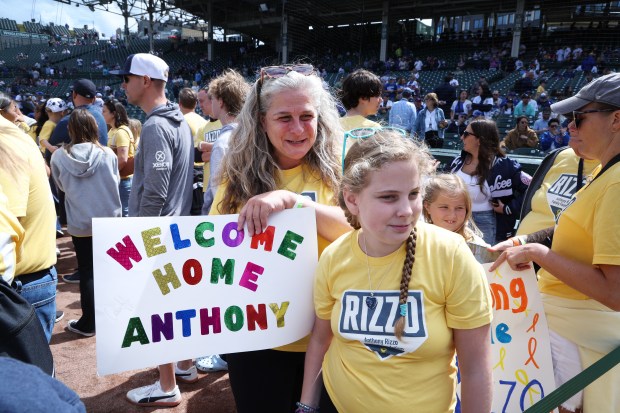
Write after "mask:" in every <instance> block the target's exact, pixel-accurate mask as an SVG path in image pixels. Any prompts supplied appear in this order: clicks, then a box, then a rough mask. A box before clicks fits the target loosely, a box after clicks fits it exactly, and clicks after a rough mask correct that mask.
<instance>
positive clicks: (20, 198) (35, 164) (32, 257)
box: [0, 117, 56, 277]
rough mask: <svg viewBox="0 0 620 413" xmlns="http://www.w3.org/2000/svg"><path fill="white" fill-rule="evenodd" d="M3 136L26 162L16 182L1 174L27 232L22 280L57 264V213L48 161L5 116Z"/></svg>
mask: <svg viewBox="0 0 620 413" xmlns="http://www.w3.org/2000/svg"><path fill="white" fill-rule="evenodd" d="M0 137H1V138H2V140H3V141H4V142H6V143H7V144H8V145H9V146H11V147H12V148H13V149H15V151H16V152H17V153H18V154H20V156H21V157H22V158H23V159H25V162H26V167H25V168H24V170H25V171H26V172H25V173H22V174H20V175H19V176H18V177H17V182H15V181H14V180H13V178H12V177H11V176H9V174H6V173H1V174H0V185H2V188H3V190H4V193H5V195H6V196H7V198H8V202H9V203H8V206H9V210H10V211H11V212H12V213H13V215H15V216H16V217H17V218H18V219H19V222H20V224H21V225H22V226H23V227H24V230H25V231H26V235H25V237H24V241H23V248H24V254H23V256H22V260H21V261H20V262H19V263H17V269H16V272H15V273H16V274H17V276H18V277H19V275H21V274H29V273H32V272H35V271H40V270H44V269H47V268H49V267H51V266H53V265H54V264H56V242H55V240H56V210H55V209H54V201H53V199H52V192H51V190H50V186H49V180H48V177H47V171H46V169H45V161H44V160H43V157H42V156H41V152H40V151H39V149H38V148H37V145H36V144H35V143H34V142H32V139H30V137H29V136H28V135H26V134H25V133H23V132H22V131H21V130H19V129H18V128H17V126H15V125H13V124H12V123H11V122H9V121H7V120H6V119H4V118H3V117H0Z"/></svg>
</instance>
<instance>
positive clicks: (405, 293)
mask: <svg viewBox="0 0 620 413" xmlns="http://www.w3.org/2000/svg"><path fill="white" fill-rule="evenodd" d="M417 239H418V234H417V232H416V229H415V228H414V229H413V231H411V234H409V238H407V251H406V253H405V263H404V264H403V276H402V278H401V280H400V298H399V300H398V304H399V306H398V309H399V314H400V317H399V318H398V320H396V324H395V325H394V334H395V335H396V338H398V339H399V340H400V339H401V338H402V336H403V332H404V331H405V321H406V318H407V313H406V306H407V298H408V297H409V282H410V281H411V270H412V268H413V264H414V263H415V247H416V243H417ZM403 306H404V308H405V311H403V310H401V308H403ZM403 313H404V314H403Z"/></svg>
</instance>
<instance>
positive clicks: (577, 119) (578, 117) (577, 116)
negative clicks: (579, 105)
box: [573, 109, 620, 129]
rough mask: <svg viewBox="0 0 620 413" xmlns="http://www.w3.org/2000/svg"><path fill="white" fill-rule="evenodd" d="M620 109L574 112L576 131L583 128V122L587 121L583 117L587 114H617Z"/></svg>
mask: <svg viewBox="0 0 620 413" xmlns="http://www.w3.org/2000/svg"><path fill="white" fill-rule="evenodd" d="M617 110H620V109H592V110H584V111H583V112H579V111H576V110H574V111H573V122H575V129H579V126H581V122H583V120H584V119H585V117H584V116H583V115H585V114H586V113H597V112H615V111H617Z"/></svg>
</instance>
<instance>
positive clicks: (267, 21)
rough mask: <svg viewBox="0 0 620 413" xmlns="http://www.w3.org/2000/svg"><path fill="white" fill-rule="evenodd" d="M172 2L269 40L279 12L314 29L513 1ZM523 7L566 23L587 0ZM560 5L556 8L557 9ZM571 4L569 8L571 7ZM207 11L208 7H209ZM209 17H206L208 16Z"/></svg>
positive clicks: (490, 8) (482, 9) (508, 6)
mask: <svg viewBox="0 0 620 413" xmlns="http://www.w3.org/2000/svg"><path fill="white" fill-rule="evenodd" d="M169 1H171V2H172V4H174V6H176V7H178V8H181V9H183V10H186V11H188V12H190V13H191V14H193V15H196V16H200V17H202V18H204V19H205V20H211V21H212V22H213V25H215V26H218V27H223V28H225V29H228V30H233V31H236V32H240V33H244V34H247V35H250V36H252V37H255V38H258V39H261V38H262V39H265V38H267V39H269V38H273V37H274V36H277V35H278V34H279V33H280V23H281V21H282V16H283V15H284V13H286V15H287V17H288V24H289V25H293V26H306V28H307V26H312V27H314V28H321V27H330V26H339V25H351V24H357V23H366V22H380V21H381V20H382V18H383V14H384V8H385V9H386V10H387V12H388V15H389V18H390V20H392V21H393V19H399V20H400V19H416V18H417V19H433V18H438V17H440V16H462V15H468V14H472V15H473V14H490V13H502V12H506V13H510V12H514V11H515V10H516V8H517V3H518V0H495V1H490V0H338V1H334V0H236V1H231V0H206V1H205V0H169ZM522 1H523V4H524V10H533V9H542V10H544V13H545V14H547V15H550V14H555V16H554V17H555V18H556V19H557V20H556V21H570V19H571V15H570V10H571V9H572V10H574V8H576V7H577V6H580V5H584V4H588V3H592V4H593V3H600V0H599V1H595V0H594V1H593V0H565V1H561V2H560V1H556V0H553V1H550V0H546V1H545V0H522ZM558 6H560V7H558ZM572 6H574V7H572ZM209 9H210V10H209ZM209 16H211V19H209Z"/></svg>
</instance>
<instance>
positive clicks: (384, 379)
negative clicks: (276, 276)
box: [314, 222, 493, 413]
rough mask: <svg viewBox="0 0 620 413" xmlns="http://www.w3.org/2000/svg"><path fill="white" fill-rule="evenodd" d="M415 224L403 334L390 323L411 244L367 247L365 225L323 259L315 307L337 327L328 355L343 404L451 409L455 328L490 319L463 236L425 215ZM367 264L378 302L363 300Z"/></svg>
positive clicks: (329, 379) (334, 394)
mask: <svg viewBox="0 0 620 413" xmlns="http://www.w3.org/2000/svg"><path fill="white" fill-rule="evenodd" d="M417 231H418V238H417V246H416V251H415V262H414V264H413V272H412V277H411V281H410V283H409V299H408V317H409V321H408V323H407V324H408V326H407V327H406V328H405V333H404V335H403V338H402V339H401V340H398V339H397V338H396V336H395V335H394V327H393V325H394V323H395V321H396V319H397V316H398V314H399V306H398V300H399V294H400V291H399V285H400V280H401V276H402V265H403V262H404V259H405V252H406V247H405V245H404V244H403V246H402V247H401V248H400V249H399V250H397V251H395V252H393V253H392V254H390V255H388V256H385V257H379V258H376V257H367V256H366V254H364V253H363V251H362V250H361V249H360V247H359V245H358V241H357V239H358V233H359V231H352V232H349V233H347V234H345V235H343V236H341V237H340V238H339V239H337V240H336V241H334V242H333V243H332V244H331V245H330V246H329V247H328V248H327V249H326V250H325V252H324V253H323V255H322V256H321V258H320V260H319V267H318V270H317V276H316V280H315V287H314V304H315V309H316V314H317V316H318V317H319V318H321V319H323V320H331V328H332V331H333V333H334V337H333V339H332V341H331V344H330V346H329V349H328V350H327V353H326V354H325V358H324V360H323V380H324V383H325V387H326V388H327V391H328V393H329V395H330V397H331V399H332V401H333V402H334V405H335V406H336V408H337V409H338V411H341V412H381V411H390V412H416V413H421V412H428V413H437V412H452V411H454V408H455V405H456V396H455V394H456V393H455V388H456V365H455V357H454V355H455V345H454V338H453V331H452V329H472V328H477V327H481V326H484V325H487V324H489V323H490V322H491V320H492V317H493V315H492V303H491V297H490V294H489V286H488V283H487V280H486V276H485V274H484V271H483V270H482V267H481V266H480V265H479V264H478V262H477V261H476V259H475V258H474V256H473V255H472V253H471V252H470V250H469V248H468V247H467V245H466V244H465V240H464V239H463V237H461V236H460V235H459V234H455V233H453V232H449V231H447V230H445V229H443V228H439V227H437V226H435V225H430V224H425V223H421V222H420V223H418V224H417ZM368 268H370V276H371V279H372V282H373V289H372V291H373V292H374V296H375V298H376V300H377V304H376V307H375V308H374V309H371V308H370V307H369V306H368V305H367V304H366V298H368V297H369V296H370V292H371V289H370V286H369V282H368ZM377 284H380V286H378V285H377Z"/></svg>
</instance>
